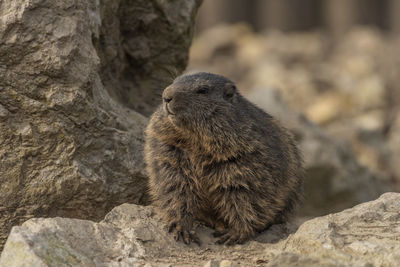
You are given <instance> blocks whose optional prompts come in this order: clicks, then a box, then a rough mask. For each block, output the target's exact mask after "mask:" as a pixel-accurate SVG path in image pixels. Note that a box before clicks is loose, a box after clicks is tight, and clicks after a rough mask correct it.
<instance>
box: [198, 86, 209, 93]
mask: <svg viewBox="0 0 400 267" xmlns="http://www.w3.org/2000/svg"><path fill="white" fill-rule="evenodd" d="M196 93H198V94H203V95H204V94H207V93H208V88H206V87H202V88H200V89H198V90H197V91H196Z"/></svg>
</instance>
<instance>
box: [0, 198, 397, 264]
mask: <svg viewBox="0 0 400 267" xmlns="http://www.w3.org/2000/svg"><path fill="white" fill-rule="evenodd" d="M273 227H274V229H273V232H274V233H272V236H277V235H280V240H279V239H275V240H274V241H272V239H271V237H268V236H269V235H271V233H270V230H267V231H265V232H263V233H261V234H260V235H259V236H258V237H257V239H256V240H264V241H266V240H270V241H269V242H262V243H261V242H258V241H256V240H253V241H249V242H247V243H245V244H243V245H235V246H231V247H226V246H221V245H215V244H214V241H215V240H216V239H213V238H211V237H210V236H211V229H208V228H206V227H204V226H201V225H200V226H198V227H197V229H196V232H197V235H198V236H199V238H200V240H201V241H202V245H201V246H198V245H196V244H190V245H184V244H183V243H182V242H176V241H175V240H173V237H172V235H170V234H169V233H167V230H166V226H165V225H164V224H163V223H162V222H161V221H160V218H159V217H158V216H157V213H155V210H154V208H153V207H151V206H147V207H143V206H138V205H134V204H123V205H121V206H119V207H116V208H114V209H113V210H112V211H111V212H110V213H109V214H107V216H106V218H105V219H104V220H103V221H102V222H100V223H95V222H91V221H85V220H78V219H66V218H48V219H43V218H40V219H36V218H35V219H31V220H29V221H27V222H25V223H23V224H22V226H15V227H13V229H12V231H11V233H10V236H9V237H8V240H7V243H6V245H5V247H4V250H3V252H2V254H1V257H0V267H6V266H7V267H13V266H203V265H204V264H206V265H205V266H254V265H261V266H265V265H267V264H268V265H269V266H397V265H398V263H399V262H400V242H399V241H400V193H386V194H384V195H382V196H381V197H380V198H379V199H377V200H375V201H371V202H368V203H364V204H360V205H358V206H355V207H354V208H351V209H348V210H345V211H343V212H340V213H336V214H330V215H327V216H324V217H317V218H314V219H312V220H309V221H306V222H305V223H303V224H302V225H301V226H300V227H299V228H298V229H297V230H294V232H293V233H292V234H290V235H288V233H287V230H286V229H287V227H282V225H275V226H273ZM210 259H212V260H210ZM145 264H146V265H145Z"/></svg>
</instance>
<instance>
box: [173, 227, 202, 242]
mask: <svg viewBox="0 0 400 267" xmlns="http://www.w3.org/2000/svg"><path fill="white" fill-rule="evenodd" d="M191 228H192V227H191V226H189V225H187V224H185V223H182V222H173V223H171V224H170V225H169V226H168V232H170V233H172V234H173V236H174V238H175V240H176V241H179V240H182V241H183V243H185V244H186V245H189V244H190V243H191V242H193V243H196V244H197V245H199V246H200V245H201V242H200V239H199V238H198V237H197V235H196V233H195V232H194V231H193V230H192V229H191Z"/></svg>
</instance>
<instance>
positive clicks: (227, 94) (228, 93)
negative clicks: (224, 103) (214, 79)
mask: <svg viewBox="0 0 400 267" xmlns="http://www.w3.org/2000/svg"><path fill="white" fill-rule="evenodd" d="M236 90H237V89H236V86H235V85H234V84H233V83H227V84H226V85H225V88H224V99H226V100H230V99H231V98H232V97H233V96H234V95H235V94H236Z"/></svg>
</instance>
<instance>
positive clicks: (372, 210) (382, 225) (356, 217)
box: [284, 193, 400, 266]
mask: <svg viewBox="0 0 400 267" xmlns="http://www.w3.org/2000/svg"><path fill="white" fill-rule="evenodd" d="M284 243H285V244H284V245H285V248H286V249H285V250H286V251H288V252H292V253H297V254H299V255H302V256H301V257H300V258H302V257H311V258H317V259H318V260H319V261H321V262H326V261H328V260H329V261H330V262H331V263H332V266H349V265H353V266H397V265H398V264H399V262H400V194H399V193H386V194H384V195H382V196H381V197H380V198H379V199H378V200H375V201H372V202H368V203H363V204H360V205H358V206H356V207H354V208H352V209H348V210H345V211H342V212H340V213H337V214H330V215H328V216H324V217H320V218H315V219H312V220H310V221H307V222H305V223H304V224H303V225H301V226H300V228H299V229H298V230H297V231H296V233H294V234H293V235H291V236H290V237H289V238H288V239H287V240H286V241H285V242H284ZM333 263H335V264H333Z"/></svg>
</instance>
